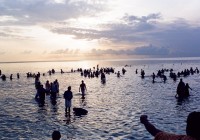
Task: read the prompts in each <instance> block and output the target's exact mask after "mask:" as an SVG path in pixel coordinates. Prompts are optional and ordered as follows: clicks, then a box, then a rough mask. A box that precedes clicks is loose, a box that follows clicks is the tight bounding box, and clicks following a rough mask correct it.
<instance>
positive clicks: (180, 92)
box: [177, 81, 185, 97]
mask: <svg viewBox="0 0 200 140" xmlns="http://www.w3.org/2000/svg"><path fill="white" fill-rule="evenodd" d="M177 94H178V96H179V97H184V95H185V83H184V82H182V81H180V82H179V84H178V87H177Z"/></svg>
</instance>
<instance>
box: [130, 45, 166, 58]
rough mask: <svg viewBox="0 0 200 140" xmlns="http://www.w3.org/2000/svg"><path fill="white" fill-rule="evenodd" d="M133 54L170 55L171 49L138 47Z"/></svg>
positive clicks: (150, 46)
mask: <svg viewBox="0 0 200 140" xmlns="http://www.w3.org/2000/svg"><path fill="white" fill-rule="evenodd" d="M133 52H134V54H136V55H163V56H164V55H165V56H166V55H170V54H169V49H167V48H164V47H155V46H152V45H149V46H142V47H137V48H136V49H134V51H133Z"/></svg>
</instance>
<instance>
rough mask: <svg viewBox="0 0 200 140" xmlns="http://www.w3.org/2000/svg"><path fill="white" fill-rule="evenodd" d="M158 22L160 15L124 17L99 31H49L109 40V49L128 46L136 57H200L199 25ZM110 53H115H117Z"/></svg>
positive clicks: (60, 28)
mask: <svg viewBox="0 0 200 140" xmlns="http://www.w3.org/2000/svg"><path fill="white" fill-rule="evenodd" d="M160 20H161V15H160V14H150V15H147V16H142V17H137V16H132V15H131V16H129V15H125V16H124V17H122V18H121V22H118V23H109V24H104V25H100V26H101V27H102V28H101V30H95V29H83V28H75V27H59V28H53V29H52V31H53V32H56V33H60V34H68V35H73V36H74V38H76V39H87V40H109V41H110V42H112V44H113V45H112V46H115V48H114V49H111V50H117V46H120V44H121V46H122V45H126V46H130V47H129V48H128V49H131V50H134V49H135V50H134V53H136V54H146V55H158V54H161V55H169V56H200V39H199V36H200V26H198V25H192V24H189V23H188V22H187V21H186V20H184V19H176V20H175V21H172V22H171V23H164V22H162V21H160ZM138 44H146V45H138ZM148 44H152V45H148ZM111 50H110V51H109V52H110V53H112V51H111ZM113 53H116V54H117V53H118V51H117V52H113Z"/></svg>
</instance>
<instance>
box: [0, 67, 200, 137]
mask: <svg viewBox="0 0 200 140" xmlns="http://www.w3.org/2000/svg"><path fill="white" fill-rule="evenodd" d="M71 72H80V74H81V76H83V77H85V78H86V77H88V78H94V77H97V78H98V77H99V76H100V78H101V82H102V83H105V81H106V74H110V73H115V71H114V68H112V67H111V68H99V66H98V65H97V67H96V68H95V67H93V69H84V70H83V69H82V68H78V69H77V70H73V69H72V70H71ZM165 72H170V73H169V77H170V78H172V79H173V80H174V81H176V80H177V78H180V77H186V76H189V75H193V74H195V73H197V74H198V73H199V70H198V68H196V69H195V70H193V68H190V69H185V70H184V71H181V72H178V73H177V74H176V73H174V72H173V69H161V70H158V72H157V74H155V73H153V74H152V78H153V83H154V82H155V79H156V77H160V78H162V79H163V81H164V82H165V81H166V80H167V77H166V75H165ZM47 73H48V74H49V75H52V74H55V70H54V69H52V70H49V71H48V72H47ZM60 73H61V74H63V73H65V72H64V71H63V70H62V69H61V70H60ZM125 73H126V70H125V69H124V68H122V74H123V75H124V74H125ZM135 73H136V74H137V73H138V69H136V71H135ZM115 74H116V75H117V77H121V74H120V71H118V72H117V73H115ZM40 75H41V74H40V73H39V72H38V73H37V74H35V73H30V72H28V73H27V78H30V77H33V78H35V88H36V95H35V99H36V101H38V103H39V106H40V107H41V106H44V105H45V98H46V96H50V99H51V102H52V104H56V99H57V96H58V93H59V82H58V80H57V79H55V80H54V81H53V82H50V81H49V80H47V81H46V83H45V84H44V85H43V84H42V83H41V82H40ZM0 76H1V79H2V80H6V76H5V75H4V74H2V71H1V70H0ZM43 76H45V73H43ZM141 77H142V78H144V77H145V71H144V70H143V69H141ZM19 78H20V74H19V73H17V79H19ZM12 79H13V74H11V75H10V80H12ZM189 90H192V88H190V86H189V84H188V83H186V84H185V83H184V82H183V79H182V78H180V82H179V84H178V86H177V90H176V97H178V98H185V97H188V96H189V95H190V93H189ZM86 91H87V87H86V84H85V83H84V81H83V80H82V81H81V84H80V86H79V92H80V93H81V98H82V99H85V93H86ZM63 98H64V99H65V113H66V114H68V115H70V113H71V106H72V99H73V92H72V87H71V86H68V88H67V90H66V91H65V92H64V94H63ZM147 118H148V117H147V116H146V115H142V116H141V117H140V121H141V123H142V124H144V126H145V128H146V129H147V131H148V132H149V133H150V134H152V135H153V136H155V140H200V135H199V134H200V133H198V132H199V130H200V127H199V126H200V112H192V113H190V114H189V115H188V119H187V128H186V132H187V135H175V134H169V133H166V132H164V131H161V130H159V129H157V128H156V127H155V126H154V125H153V124H151V123H150V122H149V121H148V119H147ZM60 138H61V134H60V132H59V131H54V132H53V133H52V139H53V140H59V139H60Z"/></svg>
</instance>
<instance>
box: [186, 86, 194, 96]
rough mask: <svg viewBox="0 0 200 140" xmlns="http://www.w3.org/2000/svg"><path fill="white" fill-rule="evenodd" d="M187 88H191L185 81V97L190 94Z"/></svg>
mask: <svg viewBox="0 0 200 140" xmlns="http://www.w3.org/2000/svg"><path fill="white" fill-rule="evenodd" d="M189 89H191V90H192V88H190V86H189V84H188V83H186V84H185V96H186V97H188V96H190V91H189Z"/></svg>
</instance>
